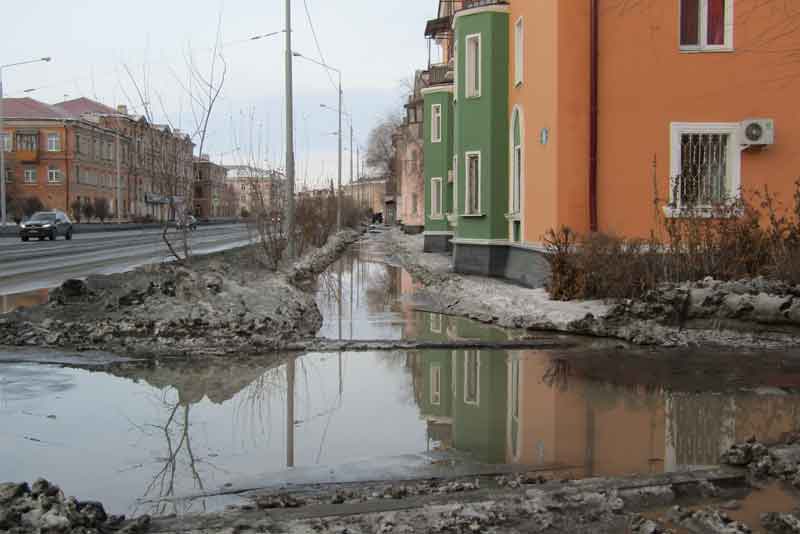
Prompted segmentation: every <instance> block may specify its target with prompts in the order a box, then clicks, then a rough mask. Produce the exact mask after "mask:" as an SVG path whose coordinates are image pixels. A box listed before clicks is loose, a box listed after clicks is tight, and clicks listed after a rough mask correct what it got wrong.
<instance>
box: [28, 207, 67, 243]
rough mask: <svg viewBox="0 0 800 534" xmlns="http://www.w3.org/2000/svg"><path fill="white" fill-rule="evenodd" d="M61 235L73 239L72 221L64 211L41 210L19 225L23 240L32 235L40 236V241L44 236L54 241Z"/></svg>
mask: <svg viewBox="0 0 800 534" xmlns="http://www.w3.org/2000/svg"><path fill="white" fill-rule="evenodd" d="M60 235H63V236H64V237H65V238H66V239H72V221H70V220H69V217H67V214H66V213H64V212H63V211H58V210H53V211H39V212H36V213H34V214H33V215H32V216H31V218H30V219H28V220H27V221H25V222H24V223H22V224H20V225H19V237H20V239H22V240H23V241H28V240H29V239H30V238H32V237H38V238H39V241H42V240H44V238H49V239H50V241H54V240H55V239H56V238H57V237H58V236H60Z"/></svg>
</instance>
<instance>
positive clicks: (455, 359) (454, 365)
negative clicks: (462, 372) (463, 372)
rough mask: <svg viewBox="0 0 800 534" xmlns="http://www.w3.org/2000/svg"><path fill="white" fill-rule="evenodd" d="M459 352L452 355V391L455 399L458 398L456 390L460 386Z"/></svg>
mask: <svg viewBox="0 0 800 534" xmlns="http://www.w3.org/2000/svg"><path fill="white" fill-rule="evenodd" d="M457 364H458V352H456V351H453V352H451V353H450V390H451V392H452V393H453V398H454V399H455V398H456V396H457V393H456V388H457V384H458V365H457Z"/></svg>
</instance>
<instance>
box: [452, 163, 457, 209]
mask: <svg viewBox="0 0 800 534" xmlns="http://www.w3.org/2000/svg"><path fill="white" fill-rule="evenodd" d="M453 213H458V154H453Z"/></svg>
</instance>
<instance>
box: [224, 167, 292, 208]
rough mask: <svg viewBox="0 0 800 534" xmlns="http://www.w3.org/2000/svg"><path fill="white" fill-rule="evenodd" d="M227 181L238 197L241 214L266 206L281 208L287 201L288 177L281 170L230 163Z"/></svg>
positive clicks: (227, 170)
mask: <svg viewBox="0 0 800 534" xmlns="http://www.w3.org/2000/svg"><path fill="white" fill-rule="evenodd" d="M225 169H226V182H227V183H228V184H229V185H230V186H231V188H232V190H233V193H234V195H235V196H236V198H237V199H238V211H239V213H240V214H245V213H248V212H249V213H252V212H253V211H255V210H257V209H260V206H261V203H262V202H263V206H264V207H268V208H271V209H274V208H281V207H282V206H283V204H284V201H285V192H286V177H285V176H284V175H283V173H281V172H280V171H276V170H267V169H259V168H257V167H253V166H251V165H228V166H226V167H225Z"/></svg>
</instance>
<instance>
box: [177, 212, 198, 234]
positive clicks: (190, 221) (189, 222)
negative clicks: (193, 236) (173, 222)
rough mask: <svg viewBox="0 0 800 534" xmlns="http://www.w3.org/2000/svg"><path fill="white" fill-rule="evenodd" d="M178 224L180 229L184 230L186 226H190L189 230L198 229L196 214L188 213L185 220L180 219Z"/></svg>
mask: <svg viewBox="0 0 800 534" xmlns="http://www.w3.org/2000/svg"><path fill="white" fill-rule="evenodd" d="M177 226H178V229H179V230H183V228H184V227H188V228H189V230H191V231H192V232H194V231H195V230H197V218H196V217H195V216H194V215H187V216H186V218H185V219H184V220H182V221H178V225H177Z"/></svg>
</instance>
